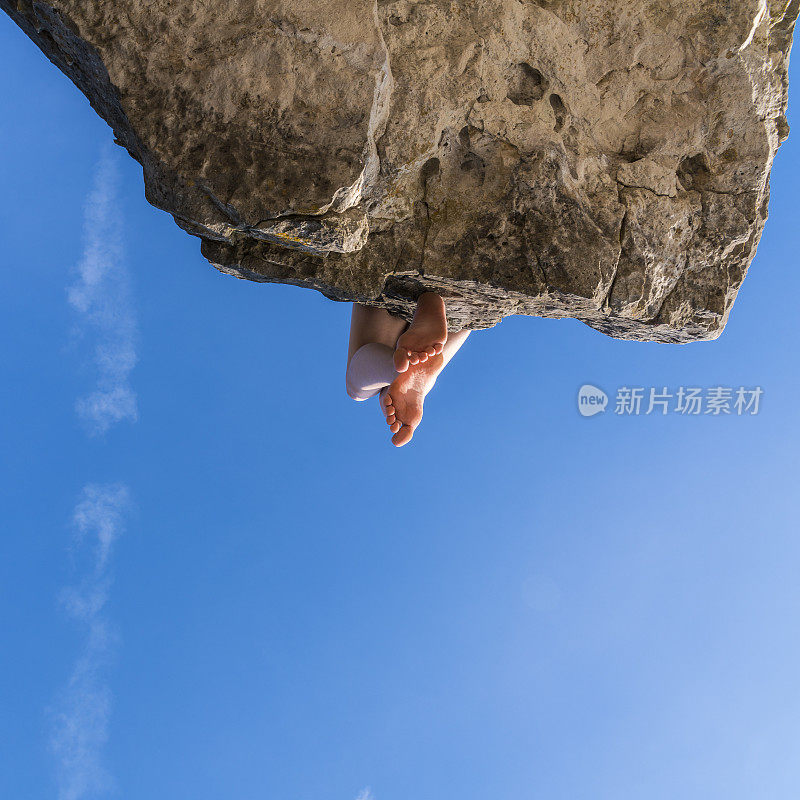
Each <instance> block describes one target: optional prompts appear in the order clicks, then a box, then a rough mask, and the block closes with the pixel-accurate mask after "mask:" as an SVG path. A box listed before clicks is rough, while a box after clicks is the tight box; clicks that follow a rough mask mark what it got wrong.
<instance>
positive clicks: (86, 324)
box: [68, 146, 138, 433]
mask: <svg viewBox="0 0 800 800" xmlns="http://www.w3.org/2000/svg"><path fill="white" fill-rule="evenodd" d="M118 183H119V176H118V170H117V165H116V161H115V157H114V155H113V153H112V152H111V149H110V146H109V148H107V149H106V150H104V151H103V153H102V155H101V157H100V161H99V163H98V165H97V169H96V171H95V176H94V185H93V187H92V190H91V192H90V194H89V196H88V198H87V200H86V206H85V209H84V222H83V237H84V249H83V255H82V257H81V261H80V263H79V264H78V269H77V277H76V280H75V283H74V284H73V285H72V286H70V287H69V289H68V298H69V302H70V304H71V305H72V307H73V308H74V309H75V310H76V311H77V312H78V314H79V315H80V321H81V330H82V332H84V333H86V334H91V335H92V336H93V338H94V340H95V342H96V344H95V351H94V363H95V366H96V368H97V385H96V387H95V389H94V391H92V392H90V393H89V394H88V395H86V396H85V397H82V398H80V399H79V400H78V402H77V405H76V408H77V411H78V414H79V415H80V416H81V418H83V419H84V420H85V421H86V422H87V424H88V426H89V430H90V431H91V432H92V433H105V432H106V431H107V430H108V429H109V428H110V427H111V426H112V425H114V424H116V423H117V422H122V421H123V420H129V421H131V422H135V421H136V418H137V415H138V412H137V405H136V394H135V393H134V391H133V389H132V388H131V385H130V381H129V378H130V374H131V372H132V370H133V368H134V367H135V366H136V361H137V356H136V319H135V316H134V313H133V306H132V302H131V289H130V276H129V274H128V270H127V268H126V265H125V248H124V245H123V224H122V223H123V221H122V216H121V214H120V210H119V199H118Z"/></svg>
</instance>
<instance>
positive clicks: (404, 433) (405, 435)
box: [392, 425, 414, 447]
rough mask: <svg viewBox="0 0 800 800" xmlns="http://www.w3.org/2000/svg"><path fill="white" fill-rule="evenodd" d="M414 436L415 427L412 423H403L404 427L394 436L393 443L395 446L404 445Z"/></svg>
mask: <svg viewBox="0 0 800 800" xmlns="http://www.w3.org/2000/svg"><path fill="white" fill-rule="evenodd" d="M413 436H414V429H413V428H412V427H411V426H410V425H403V427H402V428H400V430H399V431H397V432H396V433H395V434H394V436H392V444H393V445H394V446H395V447H402V446H403V445H405V444H408V443H409V442H410V441H411V439H412V437H413Z"/></svg>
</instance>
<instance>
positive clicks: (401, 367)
mask: <svg viewBox="0 0 800 800" xmlns="http://www.w3.org/2000/svg"><path fill="white" fill-rule="evenodd" d="M408 356H409V352H408V350H395V351H394V368H395V369H396V370H397V371H398V372H405V371H406V370H407V369H408V363H409V362H408Z"/></svg>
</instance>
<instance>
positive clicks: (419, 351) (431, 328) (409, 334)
mask: <svg viewBox="0 0 800 800" xmlns="http://www.w3.org/2000/svg"><path fill="white" fill-rule="evenodd" d="M446 341H447V316H446V314H445V307H444V300H442V298H441V297H439V295H438V294H436V293H435V292H425V294H423V295H422V296H421V297H420V298H419V300H418V301H417V310H416V311H415V312H414V319H413V321H412V322H411V325H409V327H408V330H407V331H405V332H404V333H403V334H402V336H400V338H399V339H398V340H397V347H396V348H395V351H394V367H395V369H396V370H397V371H398V372H405V371H406V370H407V369H408V368H409V367H410V366H416V365H417V364H424V363H425V362H426V361H428V359H430V358H433V357H434V356H438V355H439V354H440V353H441V352H442V348H443V347H444V344H445V342H446Z"/></svg>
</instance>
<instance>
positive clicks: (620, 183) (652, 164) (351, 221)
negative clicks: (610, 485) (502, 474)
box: [0, 0, 800, 342]
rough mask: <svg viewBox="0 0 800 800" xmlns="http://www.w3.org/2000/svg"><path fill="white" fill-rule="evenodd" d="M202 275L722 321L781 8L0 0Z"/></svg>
mask: <svg viewBox="0 0 800 800" xmlns="http://www.w3.org/2000/svg"><path fill="white" fill-rule="evenodd" d="M0 6H2V8H3V9H4V10H5V11H6V12H7V13H8V14H9V15H10V16H11V17H12V18H13V19H14V20H15V22H16V23H17V24H18V25H20V26H21V27H22V28H23V29H24V30H25V32H26V33H27V34H28V35H29V36H30V37H31V39H33V40H34V41H35V42H36V44H37V45H38V46H39V47H40V48H41V49H42V50H43V51H44V53H45V54H46V55H47V56H48V58H50V60H51V61H53V63H55V64H56V65H57V66H58V67H59V68H60V69H61V70H63V71H64V72H65V73H66V74H67V75H68V76H69V77H70V78H71V79H72V80H73V81H74V82H75V83H76V84H77V85H78V87H79V88H80V89H81V90H82V91H83V92H84V93H85V94H86V95H87V96H88V97H89V99H90V101H91V103H92V105H93V106H94V108H95V109H96V110H97V112H98V113H99V114H101V115H102V116H103V117H104V118H105V119H106V120H107V121H108V123H109V124H110V125H111V126H112V127H113V128H114V131H115V133H116V137H117V140H118V141H119V142H120V143H121V144H122V145H123V146H124V147H125V148H127V150H128V151H129V153H130V154H131V155H132V156H133V157H134V158H136V159H137V160H138V161H139V162H141V164H142V166H143V168H144V178H145V185H146V193H147V198H148V200H149V201H150V202H151V203H153V204H154V205H156V206H158V207H159V208H163V209H165V210H166V211H169V212H170V213H171V214H173V216H174V218H175V220H176V221H177V223H178V224H179V225H180V226H181V227H183V228H184V229H185V230H187V231H189V232H190V233H193V234H195V235H197V236H200V237H201V238H202V240H203V243H202V249H203V253H204V255H205V256H206V257H207V258H208V259H209V260H210V261H211V262H212V263H213V264H214V265H215V266H216V267H218V268H219V269H221V270H223V271H224V272H228V273H230V274H233V275H237V276H239V277H244V278H248V279H251V280H256V281H277V282H281V283H293V284H297V285H300V286H308V287H312V288H315V289H318V290H320V291H322V292H324V293H325V294H326V295H327V296H329V297H331V298H334V299H338V300H347V299H350V300H352V299H356V300H359V301H361V302H370V303H373V304H376V305H381V306H384V307H386V308H390V309H392V310H394V311H397V312H399V313H402V314H408V313H409V311H410V309H411V308H412V305H411V304H412V301H413V300H414V298H415V297H416V296H417V295H418V294H419V292H420V291H422V290H423V289H425V288H435V289H436V290H439V291H441V292H442V293H443V294H444V295H445V296H446V297H447V298H448V305H449V310H450V315H451V325H453V326H454V327H464V326H466V327H471V328H482V327H489V326H491V325H493V324H495V323H496V322H498V321H499V320H500V319H501V318H502V317H503V316H506V315H509V314H534V315H540V316H547V317H576V318H578V319H581V320H583V321H584V322H586V323H588V324H589V325H591V326H593V327H595V328H597V329H598V330H601V331H603V332H604V333H607V334H609V335H612V336H617V337H624V338H634V339H644V340H656V341H667V342H686V341H692V340H697V339H709V338H714V337H716V336H718V335H719V333H720V332H721V330H722V328H723V327H724V325H725V322H726V320H727V316H728V313H729V312H730V309H731V306H732V304H733V301H734V299H735V297H736V293H737V291H738V289H739V286H740V285H741V282H742V280H743V278H744V275H745V272H746V270H747V267H748V265H749V263H750V261H751V260H752V258H753V255H754V254H755V249H756V246H757V244H758V241H759V237H760V235H761V232H762V230H763V226H764V222H765V220H766V216H767V204H768V196H769V172H770V169H771V166H772V161H773V158H774V156H775V153H776V151H777V149H778V147H779V144H780V143H781V142H782V141H783V140H784V139H785V138H786V136H787V134H788V126H787V123H786V118H785V116H784V113H785V111H786V103H787V66H788V58H789V51H790V47H791V37H792V32H793V28H794V23H795V19H796V17H797V15H798V11H799V10H800V0H538V1H537V0H369V1H368V0H233V2H227V3H214V2H211V0H47V2H44V1H41V2H40V1H39V0H36V2H31V0H0Z"/></svg>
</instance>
